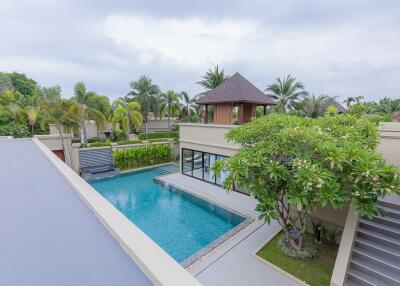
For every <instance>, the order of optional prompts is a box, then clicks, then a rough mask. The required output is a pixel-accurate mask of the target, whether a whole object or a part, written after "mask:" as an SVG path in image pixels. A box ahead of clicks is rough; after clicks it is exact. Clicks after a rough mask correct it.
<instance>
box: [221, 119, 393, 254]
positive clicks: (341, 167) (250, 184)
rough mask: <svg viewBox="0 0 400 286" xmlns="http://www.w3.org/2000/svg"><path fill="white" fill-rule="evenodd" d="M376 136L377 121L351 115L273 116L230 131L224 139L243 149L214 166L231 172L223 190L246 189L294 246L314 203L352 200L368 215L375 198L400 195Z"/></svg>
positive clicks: (263, 216) (374, 208) (262, 214)
mask: <svg viewBox="0 0 400 286" xmlns="http://www.w3.org/2000/svg"><path fill="white" fill-rule="evenodd" d="M378 138H379V132H378V129H377V127H376V125H375V124H373V123H371V122H370V121H368V120H360V119H357V118H355V117H353V116H325V117H320V118H318V119H310V118H301V117H296V116H289V115H282V114H272V115H269V116H266V117H261V118H258V119H255V120H253V121H252V122H250V123H248V124H245V125H242V126H240V127H238V128H234V129H232V130H231V131H229V132H228V133H227V139H228V140H229V141H232V142H235V143H237V144H240V145H241V148H240V150H239V151H238V152H237V153H236V154H235V155H233V156H232V157H230V158H228V159H226V160H223V161H217V163H216V164H215V167H214V169H215V171H216V173H217V174H218V173H219V172H221V171H223V170H229V175H228V177H227V178H226V180H225V181H224V186H225V187H226V188H227V189H228V190H232V188H233V186H239V187H242V188H247V189H248V190H250V192H251V193H252V194H253V195H254V196H255V197H256V198H257V200H258V205H257V210H258V211H259V212H260V218H261V219H263V220H265V221H266V222H267V223H271V221H272V220H275V219H277V220H278V222H279V223H280V225H281V226H282V228H283V231H284V233H285V235H286V239H287V242H288V243H289V245H290V246H291V247H292V248H293V249H294V250H297V251H299V250H301V249H302V248H303V246H304V233H305V231H306V225H307V221H308V220H309V216H310V213H311V211H312V210H313V209H315V208H316V207H317V206H322V207H324V206H331V207H333V208H341V207H342V206H343V205H344V204H345V203H346V202H349V201H350V202H351V205H352V206H353V208H354V209H355V210H356V211H357V212H358V213H359V214H360V215H361V216H368V217H372V216H373V215H375V214H377V213H378V211H379V210H378V204H377V202H376V200H377V198H382V197H384V196H386V195H387V194H389V193H398V194H400V179H399V173H398V170H397V169H396V168H395V167H393V166H388V165H386V164H385V161H384V160H383V158H382V157H381V155H379V154H378V153H377V152H376V147H377V144H378ZM291 230H295V231H296V233H298V234H299V237H300V238H299V239H294V238H293V237H292V236H291V235H290V233H291Z"/></svg>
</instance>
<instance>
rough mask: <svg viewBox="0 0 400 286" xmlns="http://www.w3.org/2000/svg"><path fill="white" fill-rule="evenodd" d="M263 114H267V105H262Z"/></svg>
mask: <svg viewBox="0 0 400 286" xmlns="http://www.w3.org/2000/svg"><path fill="white" fill-rule="evenodd" d="M264 115H267V106H266V105H264Z"/></svg>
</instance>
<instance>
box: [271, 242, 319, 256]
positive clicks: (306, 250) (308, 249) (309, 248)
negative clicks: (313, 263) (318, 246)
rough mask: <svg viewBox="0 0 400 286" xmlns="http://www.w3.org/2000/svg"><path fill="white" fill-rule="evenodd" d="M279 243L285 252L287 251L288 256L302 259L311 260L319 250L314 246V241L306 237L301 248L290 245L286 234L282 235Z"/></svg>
mask: <svg viewBox="0 0 400 286" xmlns="http://www.w3.org/2000/svg"><path fill="white" fill-rule="evenodd" d="M278 245H279V247H280V249H281V251H282V252H283V253H285V254H286V255H287V256H290V257H293V258H297V259H301V260H309V259H311V258H313V257H314V256H315V255H316V254H317V251H316V250H315V248H314V247H313V244H312V241H311V240H308V239H306V240H305V242H304V247H303V249H301V250H294V249H293V248H292V247H291V246H290V245H289V242H288V241H287V240H286V237H285V236H282V237H281V238H280V239H279V240H278Z"/></svg>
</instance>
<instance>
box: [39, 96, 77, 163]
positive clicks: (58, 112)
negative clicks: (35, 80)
mask: <svg viewBox="0 0 400 286" xmlns="http://www.w3.org/2000/svg"><path fill="white" fill-rule="evenodd" d="M43 109H44V112H43V114H44V118H43V120H42V121H41V124H42V127H43V126H44V124H46V123H52V124H54V126H55V127H56V129H57V131H58V133H59V135H60V138H61V145H62V149H63V152H64V153H65V144H64V138H63V136H62V134H63V133H64V132H65V131H68V130H71V129H73V130H76V129H78V128H79V126H80V124H81V114H80V113H81V108H80V106H79V104H78V103H76V102H74V101H71V100H67V99H63V98H52V99H51V100H49V101H46V102H45V103H44V104H43ZM71 157H72V156H71Z"/></svg>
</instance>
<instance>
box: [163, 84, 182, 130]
mask: <svg viewBox="0 0 400 286" xmlns="http://www.w3.org/2000/svg"><path fill="white" fill-rule="evenodd" d="M162 98H163V99H164V102H165V105H166V108H167V114H168V130H170V120H171V116H174V115H175V114H176V111H177V110H179V95H178V94H177V93H175V92H174V91H173V90H168V91H167V92H166V93H165V94H163V95H162Z"/></svg>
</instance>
